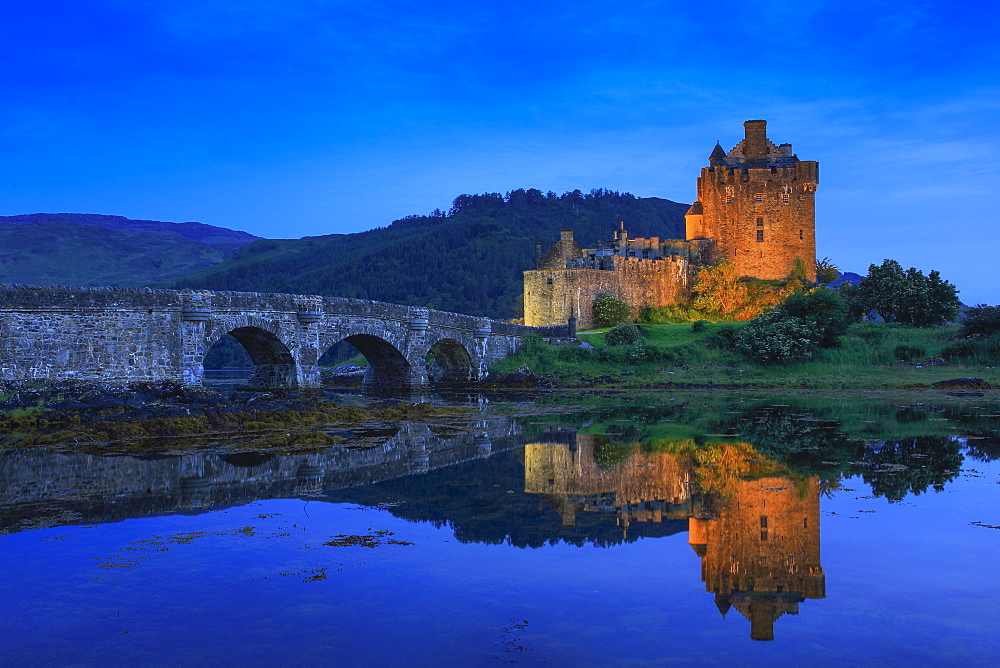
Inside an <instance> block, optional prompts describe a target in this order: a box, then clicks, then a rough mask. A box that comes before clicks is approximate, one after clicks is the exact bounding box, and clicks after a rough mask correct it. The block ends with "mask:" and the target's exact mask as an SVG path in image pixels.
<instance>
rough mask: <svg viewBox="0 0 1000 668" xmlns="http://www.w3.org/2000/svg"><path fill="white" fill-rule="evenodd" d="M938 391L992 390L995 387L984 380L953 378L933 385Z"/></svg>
mask: <svg viewBox="0 0 1000 668" xmlns="http://www.w3.org/2000/svg"><path fill="white" fill-rule="evenodd" d="M931 387H933V388H934V389H936V390H992V389H993V386H992V385H990V384H989V383H987V382H986V381H985V380H983V379H982V378H952V379H951V380H939V381H938V382H936V383H933V384H932V385H931Z"/></svg>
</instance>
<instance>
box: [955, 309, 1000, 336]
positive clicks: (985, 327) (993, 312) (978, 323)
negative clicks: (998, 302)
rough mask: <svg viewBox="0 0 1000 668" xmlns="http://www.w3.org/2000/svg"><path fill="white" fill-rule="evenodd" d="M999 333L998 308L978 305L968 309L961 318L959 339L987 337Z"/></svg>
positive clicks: (999, 318) (999, 315) (999, 317)
mask: <svg viewBox="0 0 1000 668" xmlns="http://www.w3.org/2000/svg"><path fill="white" fill-rule="evenodd" d="M997 333H1000V306H987V305H986V304H979V305H978V306H973V307H972V308H970V309H968V310H967V311H966V312H965V313H964V314H963V318H962V328H961V329H959V330H958V336H960V337H969V336H976V337H988V336H992V335H994V334H997Z"/></svg>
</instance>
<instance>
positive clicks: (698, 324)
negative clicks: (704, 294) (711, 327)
mask: <svg viewBox="0 0 1000 668" xmlns="http://www.w3.org/2000/svg"><path fill="white" fill-rule="evenodd" d="M707 326H708V320H696V321H695V322H693V323H691V331H692V332H694V333H695V334H697V333H699V332H704V331H705V327H707Z"/></svg>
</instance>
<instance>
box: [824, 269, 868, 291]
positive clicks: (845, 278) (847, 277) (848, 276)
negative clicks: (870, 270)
mask: <svg viewBox="0 0 1000 668" xmlns="http://www.w3.org/2000/svg"><path fill="white" fill-rule="evenodd" d="M862 278H864V276H862V275H861V274H855V273H854V272H853V271H845V272H842V273H841V274H840V278H838V279H837V280H835V281H832V282H831V283H829V285H830V287H837V286H840V285H843V284H844V283H847V284H849V285H857V284H858V283H860V282H861V279H862Z"/></svg>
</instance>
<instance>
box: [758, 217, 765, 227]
mask: <svg viewBox="0 0 1000 668" xmlns="http://www.w3.org/2000/svg"><path fill="white" fill-rule="evenodd" d="M757 227H764V219H763V218H758V219H757Z"/></svg>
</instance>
